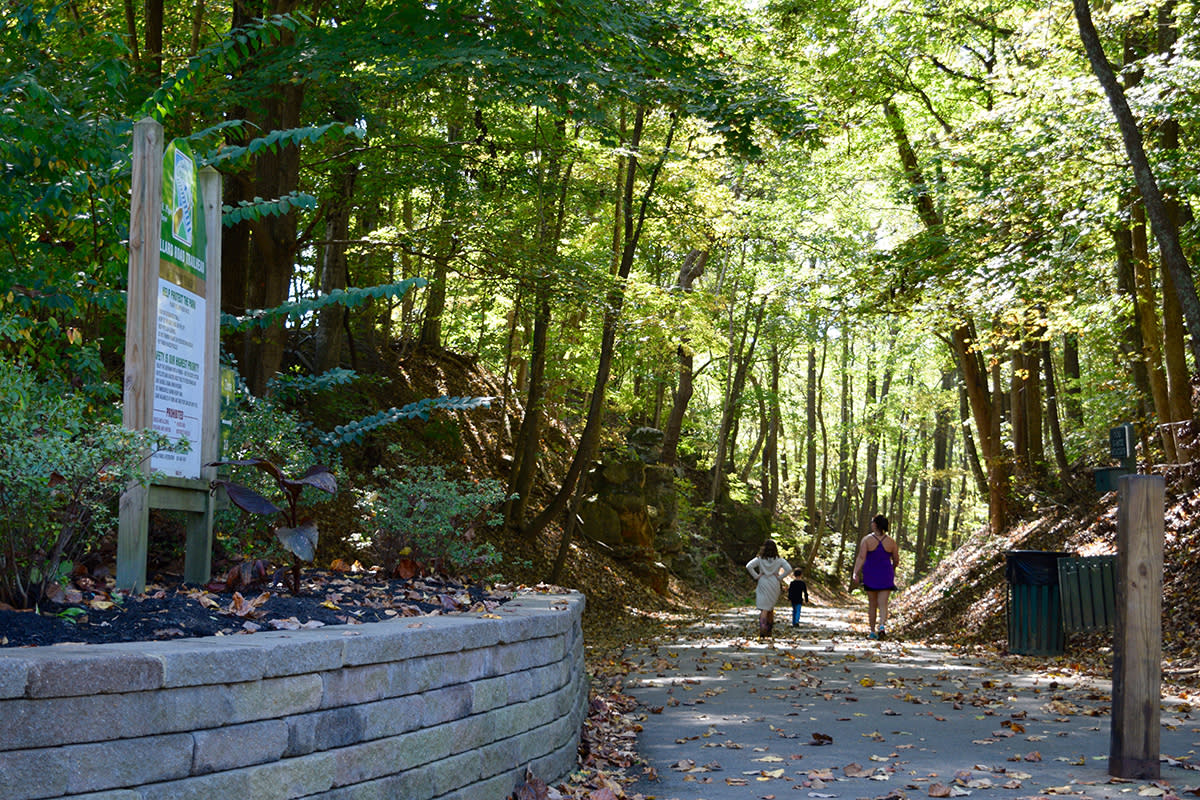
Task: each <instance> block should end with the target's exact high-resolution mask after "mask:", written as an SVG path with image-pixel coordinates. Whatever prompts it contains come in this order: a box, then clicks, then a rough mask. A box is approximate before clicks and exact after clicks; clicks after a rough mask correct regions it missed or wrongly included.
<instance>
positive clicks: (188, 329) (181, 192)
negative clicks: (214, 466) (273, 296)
mask: <svg viewBox="0 0 1200 800" xmlns="http://www.w3.org/2000/svg"><path fill="white" fill-rule="evenodd" d="M162 201H163V202H162V234H161V238H160V239H159V269H158V314H157V326H156V337H155V345H154V410H153V427H154V430H156V431H158V432H159V433H162V434H163V435H165V436H167V437H168V438H169V439H171V441H173V442H176V441H179V440H180V439H187V441H188V442H190V443H191V449H190V450H189V451H188V452H186V453H177V452H168V451H162V452H158V453H155V454H154V457H153V458H152V459H151V462H150V465H151V467H152V468H153V469H155V470H157V471H159V472H162V473H164V474H166V475H169V476H172V477H177V478H199V477H200V447H199V444H200V436H201V425H202V411H203V402H204V381H205V374H204V371H205V370H204V368H205V360H206V359H205V344H206V342H205V315H206V313H207V312H206V305H205V301H206V298H205V285H206V265H205V248H206V246H207V236H206V231H205V225H204V214H203V213H202V207H201V203H200V190H199V188H198V185H197V181H196V160H195V159H194V158H193V157H192V154H191V151H190V150H189V149H188V146H187V143H186V142H184V141H182V140H179V139H176V140H174V141H172V142H171V143H170V144H168V145H167V148H166V152H165V154H164V156H163V181H162Z"/></svg>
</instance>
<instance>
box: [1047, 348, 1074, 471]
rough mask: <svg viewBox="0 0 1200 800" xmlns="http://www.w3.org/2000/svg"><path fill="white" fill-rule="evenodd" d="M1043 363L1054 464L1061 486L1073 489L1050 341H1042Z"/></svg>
mask: <svg viewBox="0 0 1200 800" xmlns="http://www.w3.org/2000/svg"><path fill="white" fill-rule="evenodd" d="M1042 361H1043V362H1045V364H1046V370H1045V373H1046V416H1047V418H1048V419H1049V421H1050V443H1051V445H1052V447H1053V449H1054V464H1055V466H1056V467H1057V468H1058V481H1059V484H1060V485H1061V486H1062V487H1063V488H1065V489H1068V490H1069V489H1070V487H1071V466H1070V464H1068V463H1067V451H1066V448H1065V447H1064V446H1063V435H1062V424H1061V422H1060V421H1059V415H1058V398H1059V391H1058V388H1057V386H1056V384H1055V380H1054V357H1053V353H1051V351H1050V340H1049V339H1048V338H1043V339H1042Z"/></svg>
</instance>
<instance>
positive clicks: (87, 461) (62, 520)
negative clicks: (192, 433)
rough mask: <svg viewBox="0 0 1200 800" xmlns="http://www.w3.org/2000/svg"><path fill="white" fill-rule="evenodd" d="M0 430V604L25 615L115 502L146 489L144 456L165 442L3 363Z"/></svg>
mask: <svg viewBox="0 0 1200 800" xmlns="http://www.w3.org/2000/svg"><path fill="white" fill-rule="evenodd" d="M0 429H2V430H3V431H4V437H3V438H0V506H2V507H3V508H4V513H3V514H0V601H3V602H5V603H9V604H10V605H14V606H17V607H21V608H32V607H34V606H36V605H38V604H39V603H40V602H42V600H43V598H44V597H45V595H46V592H47V590H48V589H49V587H50V586H52V585H53V584H54V583H58V582H61V581H62V580H63V579H65V577H66V576H67V575H69V574H70V572H71V566H72V563H73V562H75V561H77V560H79V558H80V557H82V556H83V555H84V554H86V553H88V552H90V551H91V550H92V549H93V548H94V547H95V546H96V544H97V543H98V542H99V541H100V539H101V538H102V537H103V536H104V535H105V534H108V533H110V532H111V531H112V530H113V528H114V525H115V522H116V515H115V513H114V511H115V506H116V500H117V498H118V497H119V495H120V494H121V492H122V491H124V489H125V487H126V486H128V485H129V483H130V482H133V481H136V482H141V483H145V482H146V480H147V475H146V472H145V467H146V455H147V454H148V453H149V452H150V450H151V449H152V448H159V447H165V446H167V445H166V441H165V439H163V437H161V436H158V435H156V434H153V433H151V432H137V431H128V430H125V429H124V428H122V427H121V426H120V425H119V424H116V423H113V422H111V421H108V420H105V419H103V418H98V416H97V415H96V414H95V413H94V412H90V411H89V409H88V407H87V404H86V402H85V400H84V399H83V398H82V397H80V396H79V395H77V394H75V393H73V392H70V391H68V390H67V389H66V387H65V386H63V385H62V384H61V383H60V382H47V381H39V380H38V379H37V378H35V377H34V375H33V373H32V372H31V371H30V370H28V369H26V368H24V367H21V366H14V365H13V364H11V363H10V362H8V361H7V360H3V359H0Z"/></svg>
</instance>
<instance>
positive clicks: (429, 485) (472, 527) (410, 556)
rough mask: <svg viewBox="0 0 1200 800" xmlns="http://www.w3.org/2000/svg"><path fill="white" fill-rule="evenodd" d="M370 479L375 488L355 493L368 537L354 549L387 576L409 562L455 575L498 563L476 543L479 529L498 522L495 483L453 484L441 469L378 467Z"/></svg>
mask: <svg viewBox="0 0 1200 800" xmlns="http://www.w3.org/2000/svg"><path fill="white" fill-rule="evenodd" d="M392 452H393V453H395V452H396V449H395V448H393V450H392ZM375 477H376V478H377V479H379V481H380V484H379V488H377V489H375V490H374V491H365V492H360V493H359V508H360V509H361V510H362V511H363V512H364V514H365V515H366V517H367V528H368V529H369V530H370V531H371V533H369V534H367V535H366V536H360V537H359V538H358V541H357V545H358V546H359V548H360V549H361V550H363V551H364V552H365V553H366V555H367V556H368V557H369V558H370V559H371V560H372V562H373V563H375V564H378V565H379V566H382V567H383V568H384V569H386V570H387V571H388V573H389V574H397V572H398V571H397V567H401V569H400V570H399V573H403V572H404V569H403V567H404V566H405V565H407V564H408V562H412V565H411V567H415V566H416V565H418V564H419V565H421V566H424V567H425V568H426V569H429V570H433V571H441V572H446V573H452V574H458V575H462V574H469V573H471V572H474V571H475V570H478V569H480V568H483V567H487V566H489V565H492V564H495V563H497V562H499V560H500V554H499V552H497V551H496V549H495V548H494V547H493V546H492V545H491V544H489V543H487V542H482V541H480V539H479V533H480V531H481V529H482V528H483V527H485V526H489V525H496V524H498V523H499V522H500V515H499V514H498V507H499V505H500V504H501V503H503V502H504V500H505V494H504V488H503V486H501V484H500V482H499V481H495V480H490V479H485V480H479V481H476V480H454V479H452V478H447V477H446V474H445V470H443V469H442V468H441V467H398V468H395V469H394V470H390V471H389V470H387V469H384V468H380V469H377V470H376V471H375ZM411 567H410V568H411Z"/></svg>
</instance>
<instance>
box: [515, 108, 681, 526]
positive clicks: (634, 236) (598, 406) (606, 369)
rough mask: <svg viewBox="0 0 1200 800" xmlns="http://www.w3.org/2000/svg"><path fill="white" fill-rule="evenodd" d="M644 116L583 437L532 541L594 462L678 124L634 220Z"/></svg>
mask: <svg viewBox="0 0 1200 800" xmlns="http://www.w3.org/2000/svg"><path fill="white" fill-rule="evenodd" d="M645 118H646V109H645V108H644V107H640V106H639V107H638V110H637V114H636V116H635V119H634V124H633V133H632V136H631V138H630V141H629V142H628V143H627V144H626V148H625V150H626V151H627V152H628V153H630V154H631V155H628V156H627V163H628V169H627V171H626V173H625V188H624V202H623V203H622V208H623V209H625V213H624V218H625V225H624V231H625V235H624V239H623V247H622V250H621V263H620V269H619V271H618V275H617V280H615V281H613V283H612V287H611V288H610V289H609V291H608V294H607V296H606V298H605V301H606V302H605V305H604V309H605V310H604V321H603V324H602V327H601V336H600V353H599V357H598V358H597V362H596V378H595V381H594V382H593V387H592V396H591V400H590V402H589V403H588V413H587V420H586V421H585V422H584V426H583V433H582V434H580V437H579V445H578V449H577V450H576V451H575V457H574V458H572V459H571V465H570V466H569V467H568V468H567V474H566V475H565V476H564V477H563V482H562V486H561V487H559V490H558V492H557V493H556V494H555V495H554V498H553V499H552V500H551V501H550V503H549V504H548V505H547V506H546V508H544V509H543V510H542V512H541V513H540V514H538V515H537V517H535V518H534V519H533V521H532V522H530V524H529V525H528V526H527V527H526V529H525V536H526V537H527V538H530V539H532V538H535V537H536V536H537V535H538V534H539V533H541V532H542V531H543V530H544V529H545V527H546V526H547V525H548V524H549V523H550V520H552V519H554V518H555V517H557V516H558V515H559V514H561V513H562V512H563V510H564V509H565V508H566V506H567V502H568V501H569V500H570V498H571V495H572V493H573V492H574V490H575V484H576V482H577V481H578V480H579V476H580V475H581V474H583V468H584V466H585V465H586V464H588V463H589V462H590V461H591V460H592V455H593V453H594V451H595V448H596V443H597V442H598V441H599V438H600V425H601V422H602V419H603V416H604V393H605V389H606V388H607V386H608V376H609V373H610V371H611V370H612V359H613V352H614V350H615V347H616V337H617V324H618V322H619V321H620V318H621V311H622V309H623V308H624V305H625V286H624V284H625V280H626V279H627V278H628V277H629V272H630V270H631V269H632V268H633V258H634V255H635V253H636V252H637V245H638V240H639V239H640V238H641V235H642V228H643V225H644V224H645V221H646V211H647V208H648V206H649V204H650V198H651V196H652V195H653V193H654V188H655V185H656V184H657V182H658V176H659V173H660V172H661V170H662V165H663V163H664V162H665V160H666V157H667V155H668V154H669V153H670V152H671V143H672V141H673V140H674V137H675V131H676V128H677V126H678V124H679V119H678V117H677V116H676V117H672V119H671V126H670V128H669V130H668V132H667V137H666V141H665V142H664V144H663V148H662V152H661V153H660V155H659V158H658V160H657V161H656V162H655V164H654V166H653V167H652V168H651V170H650V173H649V177H648V178H647V180H646V189H645V191H644V192H643V193H642V197H641V200H640V202H639V206H638V209H637V213H636V218H635V214H634V213H633V211H634V209H633V185H634V178H635V177H636V175H637V169H638V163H639V159H638V157H637V152H638V150H639V149H640V147H641V143H642V130H643V127H644V124H645Z"/></svg>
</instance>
